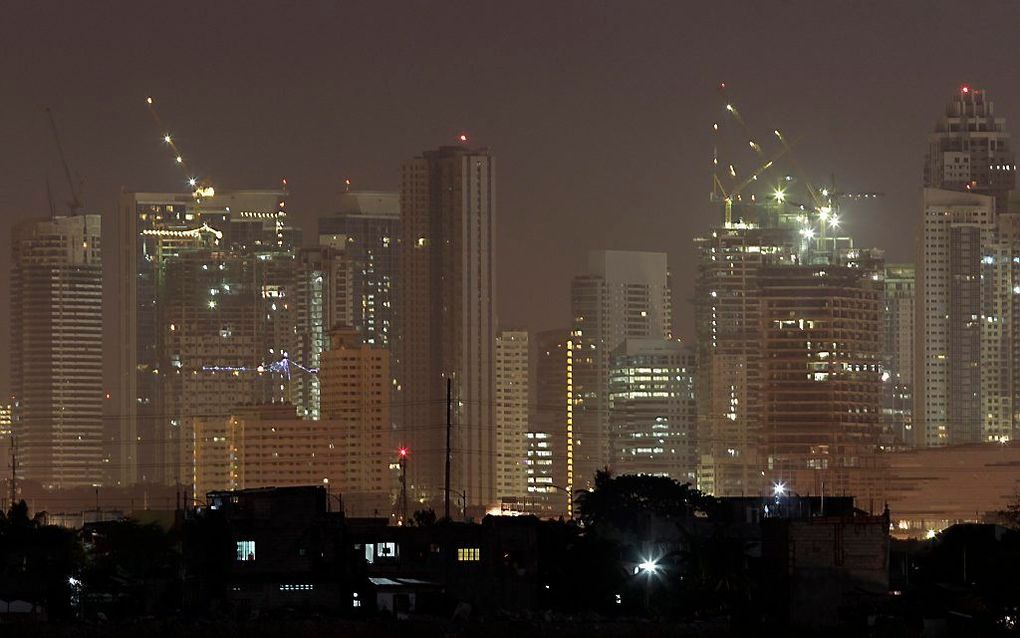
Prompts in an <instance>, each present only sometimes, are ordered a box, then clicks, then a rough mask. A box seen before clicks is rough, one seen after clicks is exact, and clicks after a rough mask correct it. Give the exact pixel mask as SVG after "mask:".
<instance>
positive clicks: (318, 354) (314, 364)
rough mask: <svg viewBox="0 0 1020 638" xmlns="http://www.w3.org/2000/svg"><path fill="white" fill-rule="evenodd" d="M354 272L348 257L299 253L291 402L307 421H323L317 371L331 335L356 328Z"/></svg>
mask: <svg viewBox="0 0 1020 638" xmlns="http://www.w3.org/2000/svg"><path fill="white" fill-rule="evenodd" d="M353 270H354V268H353V266H352V264H351V260H350V256H349V255H348V254H347V253H346V252H344V251H343V250H337V249H336V248H333V247H331V246H317V247H314V248H304V249H301V250H300V251H298V256H297V264H296V267H295V282H294V286H293V294H292V299H291V303H293V304H294V317H295V321H296V325H295V334H294V337H295V339H294V345H293V346H292V349H291V351H290V352H289V358H290V363H291V366H292V367H293V368H294V369H293V371H292V372H291V401H293V403H294V405H295V406H296V407H297V410H298V414H299V415H300V416H301V417H302V418H305V419H318V418H320V395H321V388H320V383H319V376H318V375H317V374H314V373H313V371H315V370H318V369H319V367H320V366H321V365H322V354H323V353H324V352H326V351H327V350H328V349H329V331H330V330H332V329H333V328H335V327H337V326H352V325H354V305H355V304H354V292H353V280H354V273H353Z"/></svg>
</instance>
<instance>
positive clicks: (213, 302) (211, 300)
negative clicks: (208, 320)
mask: <svg viewBox="0 0 1020 638" xmlns="http://www.w3.org/2000/svg"><path fill="white" fill-rule="evenodd" d="M209 307H210V308H215V307H216V300H215V299H210V300H209Z"/></svg>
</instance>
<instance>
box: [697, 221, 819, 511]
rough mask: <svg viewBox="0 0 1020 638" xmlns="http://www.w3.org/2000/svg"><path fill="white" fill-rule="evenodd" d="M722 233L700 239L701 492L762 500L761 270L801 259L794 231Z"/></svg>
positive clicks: (724, 229)
mask: <svg viewBox="0 0 1020 638" xmlns="http://www.w3.org/2000/svg"><path fill="white" fill-rule="evenodd" d="M762 222H764V224H763V225H759V224H758V223H757V222H752V221H750V220H749V221H748V222H740V223H735V224H730V225H729V226H717V227H715V228H713V229H712V230H711V231H710V233H708V234H707V235H705V236H702V237H699V238H697V239H695V247H696V249H697V251H698V273H697V278H696V280H695V298H694V317H695V328H696V331H697V332H696V335H697V348H698V370H697V383H696V398H697V410H698V441H699V448H700V455H701V458H700V459H699V470H698V471H699V476H698V487H699V489H701V490H703V491H706V492H709V493H711V494H715V495H716V496H741V495H751V494H757V493H758V492H759V489H760V484H761V469H762V462H761V460H760V459H759V458H758V454H759V451H760V437H761V426H762V424H761V416H762V389H763V383H764V376H763V375H764V372H763V368H762V366H763V361H762V358H763V356H764V355H763V350H762V346H763V340H762V332H761V326H762V323H761V322H762V314H761V312H762V296H761V291H762V282H761V271H762V269H763V268H764V267H765V266H768V265H773V264H794V263H797V261H798V259H799V241H798V240H799V238H798V235H797V231H796V229H795V228H794V227H791V226H770V225H769V222H768V216H766V215H763V216H762Z"/></svg>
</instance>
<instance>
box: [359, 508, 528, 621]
mask: <svg viewBox="0 0 1020 638" xmlns="http://www.w3.org/2000/svg"><path fill="white" fill-rule="evenodd" d="M539 524H540V522H539V521H538V520H537V519H534V518H531V517H514V516H488V517H486V518H485V519H483V521H482V523H481V524H474V523H457V522H438V523H434V524H431V525H425V526H420V527H416V526H408V527H395V526H388V525H386V520H385V519H348V520H347V533H348V538H349V542H351V543H352V544H353V549H354V551H353V554H354V555H356V556H361V557H363V560H364V566H365V573H366V575H367V576H368V581H369V583H370V584H371V585H372V588H373V589H374V591H375V594H376V595H375V601H374V602H375V604H376V606H377V608H378V609H380V610H390V611H393V612H395V613H400V612H405V613H411V612H421V613H425V612H441V613H447V612H449V611H450V610H452V609H453V607H454V606H456V604H457V603H460V602H466V603H469V604H471V605H472V606H474V607H477V608H481V609H525V608H528V607H530V606H531V605H532V604H533V603H534V601H535V594H536V591H537V582H538V581H537V573H538V558H537V526H538V525H539Z"/></svg>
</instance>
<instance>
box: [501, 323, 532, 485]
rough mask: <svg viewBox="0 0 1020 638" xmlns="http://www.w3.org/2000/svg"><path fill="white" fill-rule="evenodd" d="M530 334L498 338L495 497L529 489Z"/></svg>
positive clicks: (510, 333) (506, 334)
mask: <svg viewBox="0 0 1020 638" xmlns="http://www.w3.org/2000/svg"><path fill="white" fill-rule="evenodd" d="M529 354H530V353H529V342H528V333H527V331H524V330H504V331H502V332H500V333H499V335H498V336H497V337H496V497H497V498H504V497H506V498H513V499H523V498H524V496H525V495H526V494H527V491H528V469H527V463H526V462H527V458H528V453H527V432H528V411H529V410H530V401H529V393H530V387H531V385H530V383H529V376H530V370H529V367H530V357H529Z"/></svg>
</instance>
